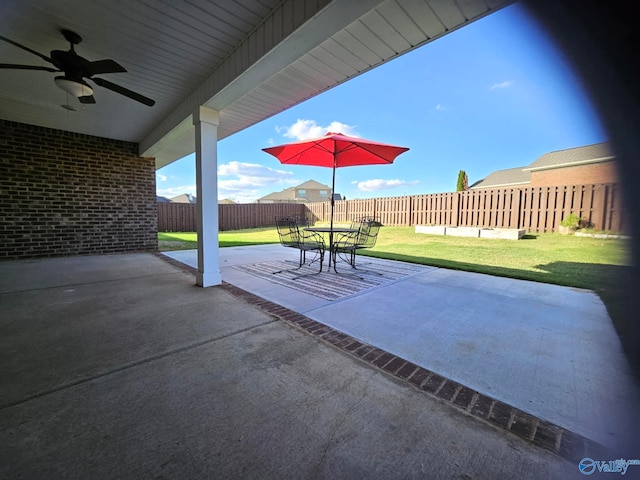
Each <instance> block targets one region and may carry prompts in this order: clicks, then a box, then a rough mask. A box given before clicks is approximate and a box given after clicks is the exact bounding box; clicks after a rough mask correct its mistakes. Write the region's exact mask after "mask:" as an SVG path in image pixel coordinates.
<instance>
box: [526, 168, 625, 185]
mask: <svg viewBox="0 0 640 480" xmlns="http://www.w3.org/2000/svg"><path fill="white" fill-rule="evenodd" d="M587 183H618V174H617V170H616V163H615V162H602V163H591V164H587V165H577V166H574V167H564V168H554V169H552V170H540V171H537V172H531V184H530V185H528V186H531V187H555V186H562V185H582V184H587Z"/></svg>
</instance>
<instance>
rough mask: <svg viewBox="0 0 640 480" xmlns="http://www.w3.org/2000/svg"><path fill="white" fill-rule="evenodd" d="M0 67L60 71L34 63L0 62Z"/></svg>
mask: <svg viewBox="0 0 640 480" xmlns="http://www.w3.org/2000/svg"><path fill="white" fill-rule="evenodd" d="M0 68H9V69H14V70H44V71H45V72H60V71H61V70H56V69H55V68H51V67H38V66H35V65H14V64H12V63H0Z"/></svg>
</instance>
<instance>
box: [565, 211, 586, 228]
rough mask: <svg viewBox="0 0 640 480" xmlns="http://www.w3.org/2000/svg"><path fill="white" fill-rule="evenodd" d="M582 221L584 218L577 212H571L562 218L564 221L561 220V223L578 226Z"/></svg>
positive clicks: (572, 226) (571, 226) (567, 225)
mask: <svg viewBox="0 0 640 480" xmlns="http://www.w3.org/2000/svg"><path fill="white" fill-rule="evenodd" d="M581 222H582V219H581V218H580V217H579V216H577V215H576V214H575V213H573V212H571V213H570V214H569V215H567V216H566V217H565V218H564V219H562V221H561V222H560V225H561V226H563V227H569V228H578V227H579V226H580V224H581Z"/></svg>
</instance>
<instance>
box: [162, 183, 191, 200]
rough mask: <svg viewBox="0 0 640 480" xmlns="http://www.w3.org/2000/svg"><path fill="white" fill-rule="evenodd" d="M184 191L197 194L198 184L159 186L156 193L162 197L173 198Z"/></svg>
mask: <svg viewBox="0 0 640 480" xmlns="http://www.w3.org/2000/svg"><path fill="white" fill-rule="evenodd" d="M183 193H190V194H191V195H195V194H196V186H195V185H178V186H177V187H171V188H159V189H157V190H156V194H157V195H160V196H161V197H167V198H172V197H175V196H177V195H182V194H183Z"/></svg>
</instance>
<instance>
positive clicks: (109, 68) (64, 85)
mask: <svg viewBox="0 0 640 480" xmlns="http://www.w3.org/2000/svg"><path fill="white" fill-rule="evenodd" d="M60 32H61V33H62V35H63V36H64V38H65V39H66V40H67V41H68V42H69V44H70V45H71V46H70V48H69V50H68V51H63V50H52V51H51V54H50V55H51V57H47V56H46V55H43V54H41V53H39V52H36V51H35V50H32V49H31V48H29V47H25V46H24V45H21V44H19V43H18V42H14V41H13V40H10V39H8V38H6V37H3V36H2V35H0V40H4V41H5V42H7V43H10V44H11V45H14V46H16V47H18V48H21V49H22V50H25V51H27V52H29V53H33V54H34V55H37V56H38V57H40V58H42V59H43V60H45V61H47V62H49V63H51V64H52V65H53V66H54V67H55V68H51V67H41V66H36V65H14V64H10V63H0V68H5V69H15V70H44V71H46V72H54V73H57V72H62V73H63V74H64V75H62V76H58V77H55V78H54V82H55V84H56V85H57V86H58V87H59V88H61V89H62V90H64V91H65V92H67V93H69V94H71V95H73V96H74V97H77V98H78V100H79V101H80V103H96V100H95V98H93V88H91V86H90V85H89V84H88V83H87V82H86V81H85V80H86V79H89V80H91V81H92V82H93V83H95V84H96V85H99V86H101V87H104V88H106V89H108V90H111V91H113V92H116V93H119V94H120V95H124V96H125V97H129V98H131V99H132V100H136V101H137V102H140V103H143V104H145V105H148V106H150V107H152V106H153V105H155V103H156V102H155V101H154V100H151V99H150V98H147V97H145V96H143V95H140V94H139V93H136V92H133V91H131V90H129V89H127V88H124V87H121V86H120V85H116V84H115V83H111V82H109V81H108V80H104V79H102V78H93V76H94V75H100V74H105V73H119V72H126V71H127V70H126V69H125V68H124V67H123V66H122V65H120V64H119V63H118V62H116V61H115V60H110V59H108V60H98V61H95V62H90V61H89V60H86V59H85V58H83V57H81V56H80V55H78V54H77V53H76V51H75V49H74V45H78V44H79V43H80V42H82V37H81V36H80V35H78V34H77V33H75V32H72V31H71V30H60Z"/></svg>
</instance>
